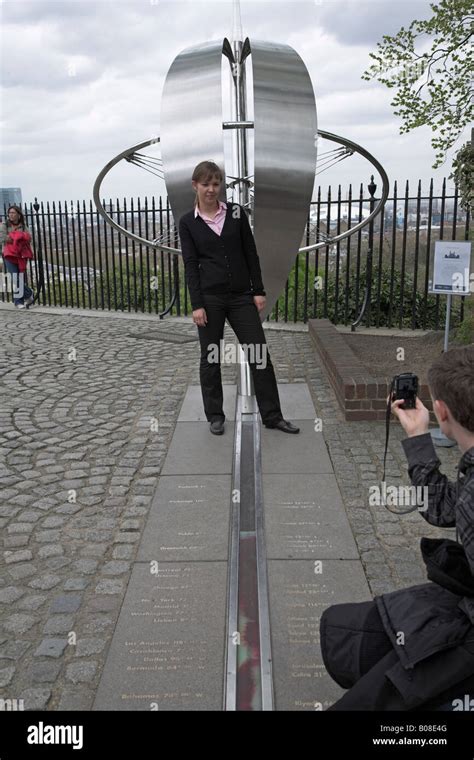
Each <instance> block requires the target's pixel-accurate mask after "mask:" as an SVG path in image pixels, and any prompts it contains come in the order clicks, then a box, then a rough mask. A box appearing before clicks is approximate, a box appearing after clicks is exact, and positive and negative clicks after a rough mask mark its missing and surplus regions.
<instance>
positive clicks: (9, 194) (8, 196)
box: [0, 187, 22, 219]
mask: <svg viewBox="0 0 474 760" xmlns="http://www.w3.org/2000/svg"><path fill="white" fill-rule="evenodd" d="M13 204H14V205H15V206H20V208H21V207H22V200H21V187H0V216H1V217H2V219H3V218H4V217H5V216H6V209H7V208H8V206H12V205H13ZM5 207H6V208H5Z"/></svg>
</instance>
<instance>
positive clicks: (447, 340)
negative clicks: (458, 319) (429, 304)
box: [444, 293, 453, 352]
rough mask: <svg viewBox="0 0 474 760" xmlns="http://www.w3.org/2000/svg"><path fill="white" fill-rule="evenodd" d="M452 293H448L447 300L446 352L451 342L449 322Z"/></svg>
mask: <svg viewBox="0 0 474 760" xmlns="http://www.w3.org/2000/svg"><path fill="white" fill-rule="evenodd" d="M452 297H453V296H452V294H451V293H448V298H447V300H446V324H445V326H444V351H445V352H446V351H447V350H448V343H449V322H450V319H451V299H452Z"/></svg>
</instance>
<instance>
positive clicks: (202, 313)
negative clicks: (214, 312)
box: [193, 309, 207, 327]
mask: <svg viewBox="0 0 474 760" xmlns="http://www.w3.org/2000/svg"><path fill="white" fill-rule="evenodd" d="M193 322H194V324H195V325H197V326H198V327H205V326H206V325H207V314H206V310H205V309H195V310H194V311H193Z"/></svg>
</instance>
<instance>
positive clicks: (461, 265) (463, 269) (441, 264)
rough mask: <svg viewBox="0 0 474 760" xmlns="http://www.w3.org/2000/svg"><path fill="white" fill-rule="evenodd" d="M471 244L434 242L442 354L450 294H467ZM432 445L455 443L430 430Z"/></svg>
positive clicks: (446, 339)
mask: <svg viewBox="0 0 474 760" xmlns="http://www.w3.org/2000/svg"><path fill="white" fill-rule="evenodd" d="M470 263H471V243H469V242H467V241H458V240H437V241H436V243H435V252H434V262H433V281H432V283H431V289H430V292H431V293H436V295H440V294H446V295H447V299H446V322H445V326H444V351H445V352H446V351H447V350H448V343H449V323H450V318H451V303H452V297H453V295H458V296H468V295H469V294H470V279H471V278H470V273H469V268H470ZM431 437H432V439H433V443H434V445H435V446H445V447H449V446H454V445H455V443H456V441H452V440H451V439H450V438H447V437H446V436H445V435H444V433H442V432H441V430H440V428H434V429H433V430H432V431H431Z"/></svg>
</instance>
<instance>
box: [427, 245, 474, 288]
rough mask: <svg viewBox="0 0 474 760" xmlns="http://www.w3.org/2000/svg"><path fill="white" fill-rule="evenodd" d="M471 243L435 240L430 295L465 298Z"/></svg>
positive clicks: (468, 276) (467, 285) (468, 284)
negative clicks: (444, 294)
mask: <svg viewBox="0 0 474 760" xmlns="http://www.w3.org/2000/svg"><path fill="white" fill-rule="evenodd" d="M470 263H471V243H469V242H467V241H462V242H461V241H457V240H437V241H436V243H435V253H434V266H433V282H432V286H431V292H432V293H438V294H442V293H448V294H455V295H458V296H467V295H469V293H470V273H469V268H470Z"/></svg>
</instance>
